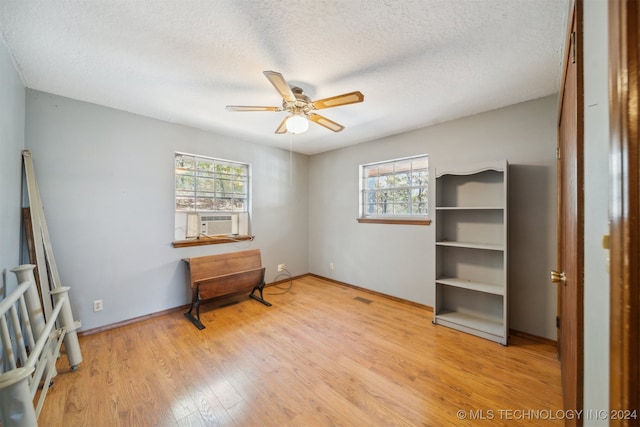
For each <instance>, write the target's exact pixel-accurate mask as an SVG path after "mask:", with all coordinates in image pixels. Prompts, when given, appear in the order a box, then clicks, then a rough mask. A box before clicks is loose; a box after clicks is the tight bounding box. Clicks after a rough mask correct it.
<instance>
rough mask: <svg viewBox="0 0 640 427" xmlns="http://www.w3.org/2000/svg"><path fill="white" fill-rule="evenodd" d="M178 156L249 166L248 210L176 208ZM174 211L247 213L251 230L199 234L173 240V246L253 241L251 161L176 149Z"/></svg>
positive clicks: (174, 154)
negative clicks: (184, 209)
mask: <svg viewBox="0 0 640 427" xmlns="http://www.w3.org/2000/svg"><path fill="white" fill-rule="evenodd" d="M177 156H186V157H194V158H201V159H206V160H213V161H218V162H222V163H231V164H238V165H242V166H245V167H246V168H247V192H246V196H247V200H246V210H243V211H220V210H217V211H210V210H197V209H194V210H193V211H179V210H177V209H176V193H177V187H176V173H175V171H176V161H175V158H176V157H177ZM173 171H174V172H173V185H174V188H173V212H174V214H176V213H185V214H187V213H198V214H209V213H211V214H216V213H220V214H233V213H236V214H237V213H247V221H248V223H247V227H248V230H249V234H238V235H233V236H198V237H195V238H190V239H183V240H174V241H173V242H172V246H173V247H174V248H184V247H190V246H202V245H216V244H221V243H236V242H244V241H252V240H253V239H254V238H255V236H254V235H252V234H251V217H252V215H251V211H252V199H253V182H252V181H253V166H252V165H251V163H248V162H241V161H238V160H228V159H223V158H219V157H212V156H205V155H202V154H193V153H186V152H183V151H174V153H173Z"/></svg>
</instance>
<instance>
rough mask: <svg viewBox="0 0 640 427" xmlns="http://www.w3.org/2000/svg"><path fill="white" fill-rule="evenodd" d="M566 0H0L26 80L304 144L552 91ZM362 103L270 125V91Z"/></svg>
mask: <svg viewBox="0 0 640 427" xmlns="http://www.w3.org/2000/svg"><path fill="white" fill-rule="evenodd" d="M567 7H568V5H567V1H566V0H443V1H438V0H287V1H284V0H215V1H212V0H199V1H197V0H109V1H104V0H84V1H82V0H44V1H33V0H15V1H14V0H0V31H1V33H2V39H3V40H4V42H5V44H6V45H7V47H8V49H9V51H10V53H11V55H12V56H13V60H14V62H15V64H16V68H17V70H18V72H19V73H20V75H21V77H22V79H23V82H24V84H25V85H26V86H27V87H29V88H33V89H37V90H42V91H46V92H50V93H54V94H58V95H62V96H66V97H69V98H73V99H78V100H82V101H88V102H92V103H96V104H100V105H105V106H108V107H112V108H116V109H120V110H125V111H129V112H133V113H137V114H141V115H144V116H149V117H154V118H158V119H161V120H165V121H169V122H175V123H181V124H185V125H188V126H193V127H196V128H200V129H205V130H210V131H213V132H216V133H219V134H222V135H228V136H229V137H230V139H234V138H238V139H242V140H245V141H251V142H255V143H258V144H265V145H270V146H275V147H281V148H285V149H288V148H289V143H290V140H291V141H292V144H293V149H294V151H297V152H300V153H305V154H314V153H319V152H323V151H327V150H332V149H335V148H339V147H344V146H347V145H351V144H357V143H361V142H365V141H369V140H372V139H376V138H380V137H383V136H388V135H392V134H397V133H401V132H404V131H407V130H411V129H416V128H420V127H423V126H428V125H432V124H435V123H439V122H443V121H446V120H451V119H455V118H458V117H462V116H467V115H471V114H475V113H479V112H482V111H487V110H492V109H495V108H499V107H503V106H506V105H510V104H515V103H518V102H523V101H526V100H529V99H534V98H539V97H542V96H546V95H550V94H553V93H556V92H558V88H559V82H560V76H561V66H562V49H563V44H564V34H565V33H564V29H565V25H566V10H567ZM264 70H274V71H278V72H280V73H282V74H283V75H284V77H285V78H286V79H287V80H288V82H289V83H291V84H294V85H296V86H299V87H301V88H302V89H303V90H304V91H305V93H306V94H307V95H308V96H309V97H310V98H311V99H314V100H315V99H320V98H326V97H330V96H334V95H338V94H342V93H345V92H351V91H355V90H359V91H361V92H362V93H363V94H364V96H365V100H364V102H363V103H360V104H352V105H347V106H342V107H336V108H331V109H325V110H323V111H322V114H323V115H324V116H326V117H327V118H329V119H331V120H334V121H336V122H338V123H341V124H343V125H344V126H345V127H346V128H345V130H343V131H342V132H340V133H333V132H331V131H329V130H327V129H325V128H323V127H320V126H318V125H316V124H313V123H312V124H311V127H310V129H309V131H308V132H307V133H305V134H301V135H294V136H292V137H291V136H290V135H289V134H285V135H276V134H274V131H275V129H276V127H277V126H278V125H279V124H280V122H281V121H282V119H283V118H284V117H285V115H286V113H284V112H227V111H226V110H225V106H226V105H228V104H235V105H273V106H280V105H281V102H282V99H281V98H280V96H279V95H278V93H277V92H276V91H275V89H274V88H273V86H272V85H271V84H270V83H269V81H268V80H267V79H266V78H265V76H264V75H263V74H262V71H264Z"/></svg>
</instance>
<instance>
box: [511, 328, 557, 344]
mask: <svg viewBox="0 0 640 427" xmlns="http://www.w3.org/2000/svg"><path fill="white" fill-rule="evenodd" d="M509 335H511V336H514V337H519V338H524V339H526V340H529V341H534V342H537V343H540V344H546V345H550V346H552V347H557V346H558V342H557V341H555V340H552V339H549V338H545V337H539V336H537V335H533V334H529V333H527V332H522V331H517V330H515V329H509Z"/></svg>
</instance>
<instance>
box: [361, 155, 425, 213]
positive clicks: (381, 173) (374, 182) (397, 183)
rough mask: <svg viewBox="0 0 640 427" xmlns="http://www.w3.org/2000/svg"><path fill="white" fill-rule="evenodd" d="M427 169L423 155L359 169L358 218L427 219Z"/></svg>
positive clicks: (362, 166) (364, 166)
mask: <svg viewBox="0 0 640 427" xmlns="http://www.w3.org/2000/svg"><path fill="white" fill-rule="evenodd" d="M428 167H429V162H428V156H426V155H424V156H417V157H412V158H406V159H397V160H391V161H389V162H381V163H375V164H370V165H361V169H360V170H361V171H362V176H361V177H360V178H361V191H362V206H361V208H360V210H361V215H363V216H373V215H377V216H389V217H393V216H411V215H420V216H425V215H427V214H428V183H429V169H428Z"/></svg>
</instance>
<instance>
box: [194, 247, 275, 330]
mask: <svg viewBox="0 0 640 427" xmlns="http://www.w3.org/2000/svg"><path fill="white" fill-rule="evenodd" d="M184 261H185V262H186V263H187V265H188V268H189V277H190V283H189V285H190V286H191V307H189V311H188V312H186V313H185V314H184V315H185V317H186V318H187V319H189V320H190V321H191V322H192V323H193V324H194V325H195V326H196V327H197V328H198V329H204V327H205V326H204V325H203V324H202V322H201V321H200V303H201V302H202V301H207V300H211V299H213V298H217V297H221V296H225V295H230V294H234V293H238V292H242V291H249V290H251V293H250V294H249V297H251V298H253V299H255V300H257V301H260V302H261V303H263V304H265V305H267V306H271V304H270V303H268V302H267V301H265V300H264V299H263V298H262V290H263V289H264V286H265V282H264V272H265V268H264V267H262V258H261V256H260V249H252V250H248V251H240V252H231V253H224V254H217V255H207V256H201V257H193V258H185V259H184ZM255 291H259V292H260V296H258V295H256V294H255ZM194 309H195V312H196V315H195V316H194V315H193V314H192V312H193V310H194Z"/></svg>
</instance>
